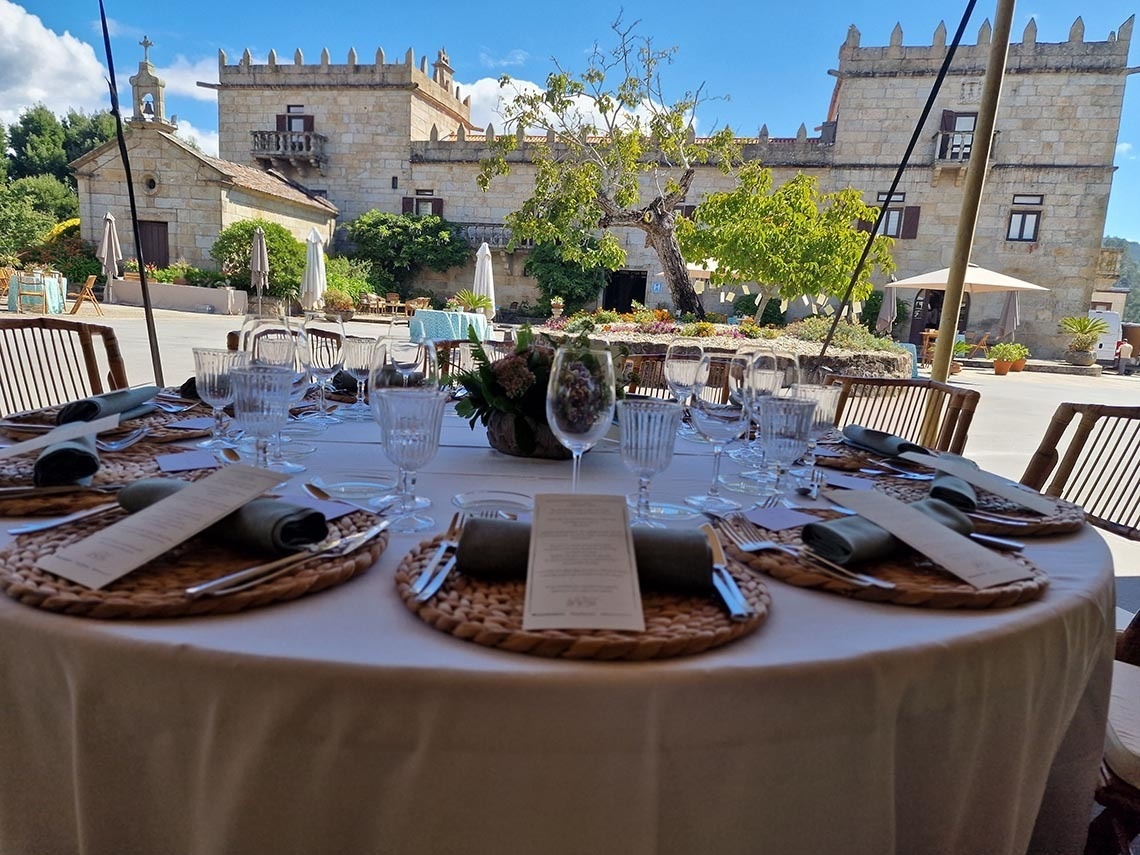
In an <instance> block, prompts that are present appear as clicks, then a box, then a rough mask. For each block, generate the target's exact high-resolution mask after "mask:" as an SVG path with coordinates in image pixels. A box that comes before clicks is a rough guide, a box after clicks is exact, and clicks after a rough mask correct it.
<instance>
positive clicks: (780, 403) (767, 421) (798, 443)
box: [756, 395, 815, 496]
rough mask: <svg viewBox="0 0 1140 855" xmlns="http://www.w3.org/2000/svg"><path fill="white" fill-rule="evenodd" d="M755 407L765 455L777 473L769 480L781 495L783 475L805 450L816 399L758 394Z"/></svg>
mask: <svg viewBox="0 0 1140 855" xmlns="http://www.w3.org/2000/svg"><path fill="white" fill-rule="evenodd" d="M756 409H757V413H758V416H759V418H758V420H757V422H758V425H759V429H760V444H761V445H762V446H763V447H764V459H765V461H766V462H767V464H768V465H769V466H770V467H771V468H772V469H774V470H775V475H776V477H775V480H774V481H773V482H772V488H771V489H772V493H773V495H776V496H782V495H783V490H784V488H783V483H782V479H783V477H784V475H786V474H787V472H788V468H789V467H790V466H791V465H792V464H793V463H794V462H795V461H796V459H797V458H798V457H799V456H800V455H801V454H803V453H804V451H806V450H807V445H808V434H809V433H810V431H811V424H812V419H813V418H814V416H815V401H813V400H811V399H809V398H782V397H777V396H775V395H770V396H768V397H764V398H761V399H760V400H759V402H758V403H757V407H756Z"/></svg>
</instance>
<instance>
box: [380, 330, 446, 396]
mask: <svg viewBox="0 0 1140 855" xmlns="http://www.w3.org/2000/svg"><path fill="white" fill-rule="evenodd" d="M387 347H388V363H389V365H391V367H392V368H394V369H395V370H396V372H397V373H398V374H399V376H400V377H401V378H402V379H403V383H404V385H405V386H438V385H439V358H438V356H437V354H436V347H435V342H433V341H431V340H430V339H423V340H421V341H411V340H409V339H389V340H388V342H387Z"/></svg>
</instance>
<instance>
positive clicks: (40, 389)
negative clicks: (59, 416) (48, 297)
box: [0, 318, 128, 415]
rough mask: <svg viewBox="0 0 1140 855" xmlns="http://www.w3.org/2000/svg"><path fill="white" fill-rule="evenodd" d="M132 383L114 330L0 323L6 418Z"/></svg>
mask: <svg viewBox="0 0 1140 855" xmlns="http://www.w3.org/2000/svg"><path fill="white" fill-rule="evenodd" d="M104 378H105V379H104ZM127 385H128V383H127V370H126V366H125V365H124V363H123V357H122V354H121V353H120V351H119V340H118V339H117V338H116V337H115V331H114V330H113V329H111V328H110V327H104V326H98V325H95V324H85V323H81V322H79V321H67V320H63V319H61V318H11V319H6V320H3V321H0V407H2V408H3V412H4V414H6V415H10V414H12V413H16V412H23V411H25V410H38V409H41V408H43V407H51V406H54V405H56V404H63V403H66V402H68V401H75V400H78V399H80V398H86V397H87V396H89V395H98V394H101V393H103V392H110V391H113V390H115V389H125V388H126V387H127Z"/></svg>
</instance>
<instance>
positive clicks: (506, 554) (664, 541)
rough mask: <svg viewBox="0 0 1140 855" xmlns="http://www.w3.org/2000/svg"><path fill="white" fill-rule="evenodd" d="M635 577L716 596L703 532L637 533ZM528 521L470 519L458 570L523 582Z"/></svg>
mask: <svg viewBox="0 0 1140 855" xmlns="http://www.w3.org/2000/svg"><path fill="white" fill-rule="evenodd" d="M633 550H634V554H635V557H636V560H637V576H638V580H639V582H640V584H641V589H642V590H644V591H662V592H665V593H672V594H686V595H695V596H712V594H713V593H714V588H713V584H712V553H711V552H710V550H709V545H708V541H706V540H705V536H704V535H703V534H701V532H699V531H676V530H672V529H634V530H633ZM529 560H530V523H525V522H512V521H509V520H483V519H473V520H469V521H468V522H467V524H466V525H465V526H464V527H463V534H462V535H460V538H459V549H458V550H457V551H456V561H455V563H456V565H457V566H458V567H459V570H460V571H461V572H462V573H464V574H465V575H467V576H471V577H472V578H474V579H483V580H486V581H490V582H500V581H506V580H509V579H525V578H526V568H527V563H528V562H529Z"/></svg>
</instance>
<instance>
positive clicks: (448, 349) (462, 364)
mask: <svg viewBox="0 0 1140 855" xmlns="http://www.w3.org/2000/svg"><path fill="white" fill-rule="evenodd" d="M471 348H472V344H471V342H469V341H468V340H467V339H463V338H460V339H453V340H449V341H437V342H436V343H435V354H436V360H437V361H438V364H439V373H440V374H443V375H447V376H449V377H450V376H453V375H455V374H458V373H459V372H460V371H468V370H470V369H471V368H473V367H474V365H475V362H474V359H473V358H472V356H471ZM489 354H490V351H488V355H489Z"/></svg>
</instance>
